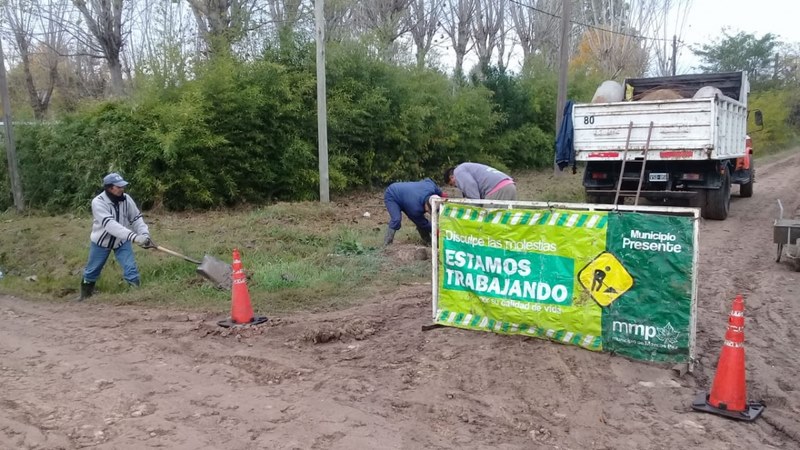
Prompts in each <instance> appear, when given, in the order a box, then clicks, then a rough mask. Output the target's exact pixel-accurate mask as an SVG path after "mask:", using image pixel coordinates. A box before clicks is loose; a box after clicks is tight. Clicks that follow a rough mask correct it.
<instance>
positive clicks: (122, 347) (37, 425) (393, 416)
mask: <svg viewBox="0 0 800 450" xmlns="http://www.w3.org/2000/svg"><path fill="white" fill-rule="evenodd" d="M798 179H800V154H797V153H795V154H792V155H790V156H788V157H786V158H784V159H782V160H780V161H777V162H773V163H771V164H768V165H764V166H763V167H760V168H759V172H758V180H757V184H756V194H755V196H754V197H753V198H749V199H740V198H734V199H733V204H732V207H731V211H732V212H731V216H730V218H729V219H728V220H726V221H724V222H715V221H704V222H703V223H702V224H701V227H700V228H701V235H700V243H701V253H700V255H701V256H700V259H701V263H700V277H699V316H698V321H697V328H698V333H697V343H698V356H699V359H698V363H697V365H696V368H695V372H694V373H693V374H685V375H683V376H680V375H679V374H678V373H677V372H676V371H673V370H671V369H670V368H669V367H662V366H656V365H651V364H645V363H641V362H634V361H630V360H626V359H624V358H621V357H617V356H610V355H607V354H598V353H593V352H589V351H586V350H583V349H580V348H576V347H567V346H563V345H559V344H555V343H551V342H547V341H542V340H536V339H530V338H523V337H517V336H514V337H507V336H501V335H494V334H490V333H479V332H470V331H464V330H458V329H451V328H439V329H435V330H431V331H426V332H422V331H421V327H422V326H423V325H426V324H428V323H429V322H430V284H419V285H405V286H398V287H397V289H395V290H393V291H391V292H386V293H384V294H382V295H380V296H378V297H376V298H373V299H370V300H369V301H367V302H366V303H364V304H363V305H361V306H357V307H354V308H351V309H348V310H344V311H339V312H333V313H326V314H317V315H310V314H297V315H292V316H284V317H272V320H271V322H270V323H269V325H268V326H264V327H261V328H257V329H249V330H243V331H241V332H238V333H227V332H223V331H222V330H223V329H221V328H219V327H217V326H216V320H218V319H220V317H217V316H212V315H203V314H197V313H183V312H178V311H174V312H168V313H167V312H164V311H159V310H147V309H139V308H135V307H110V306H105V305H100V304H96V303H95V304H92V303H87V304H75V303H40V302H29V301H26V300H23V299H20V298H12V297H3V296H0V447H1V448H15V449H16V448H31V449H33V448H37V449H38V448H46V449H56V448H66V449H72V448H82V447H96V448H104V449H141V448H171V449H218V448H228V449H261V448H269V449H294V448H300V449H313V448H318V449H328V448H336V449H361V448H363V449H366V448H369V449H394V448H404V449H406V448H407V449H414V448H425V449H434V448H490V447H491V448H500V449H503V448H506V449H517V448H534V449H535V448H544V449H548V448H553V449H556V448H558V449H627V448H641V449H651V448H652V449H662V448H663V449H667V448H670V449H673V448H704V449H730V448H747V449H754V448H759V449H764V448H800V381H798V373H800V326H799V325H800V295H799V294H800V273H797V272H794V271H793V269H792V267H791V266H789V265H788V264H785V263H781V264H778V263H776V262H775V253H776V246H775V245H774V244H773V243H772V221H773V219H774V218H775V216H776V215H777V208H776V202H775V201H776V199H778V198H780V199H782V200H783V202H784V205H787V206H789V207H791V208H793V209H797V207H799V206H800V187H798V186H800V182H799V181H798ZM738 293H742V294H744V296H745V301H746V312H745V317H746V329H745V334H746V348H747V386H748V390H749V397H751V398H752V399H762V400H763V401H764V402H766V404H767V409H766V411H765V413H764V415H763V417H762V418H760V419H758V420H757V421H756V422H754V423H749V424H748V423H741V422H734V421H731V420H728V419H724V418H720V417H717V416H713V415H708V414H701V413H695V412H692V411H691V409H690V407H689V405H690V403H691V401H692V398H693V397H694V395H695V393H696V392H697V391H700V390H705V389H708V387H710V383H711V379H712V378H713V376H714V371H715V369H716V361H717V357H718V355H719V351H720V349H721V346H722V341H723V336H724V332H725V325H726V320H727V314H728V312H729V310H730V306H731V301H732V300H733V298H734V296H735V295H736V294H738ZM264 312H265V313H268V311H264Z"/></svg>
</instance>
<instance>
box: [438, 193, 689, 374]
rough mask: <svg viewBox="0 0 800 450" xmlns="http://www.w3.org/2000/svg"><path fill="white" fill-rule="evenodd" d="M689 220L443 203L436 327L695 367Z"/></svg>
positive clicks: (440, 225)
mask: <svg viewBox="0 0 800 450" xmlns="http://www.w3.org/2000/svg"><path fill="white" fill-rule="evenodd" d="M692 220H693V218H692V217H685V216H668V215H660V214H643V213H633V212H605V211H584V210H566V209H564V210H560V209H541V210H539V209H502V210H498V209H493V210H490V209H484V208H481V207H477V206H472V205H466V204H457V203H452V202H448V203H445V204H444V205H443V206H442V208H441V210H440V215H439V217H438V236H439V238H438V239H439V241H438V246H439V251H438V255H437V260H438V262H437V264H438V280H437V286H438V290H437V300H436V302H437V303H436V306H437V312H436V317H435V321H436V323H439V324H442V325H448V326H455V327H460V328H467V329H474V330H484V331H494V332H498V333H505V334H522V335H526V336H534V337H540V338H545V339H550V340H554V341H558V342H561V343H564V344H569V345H577V346H581V347H584V348H587V349H590V350H595V351H610V352H614V353H617V354H621V355H624V356H627V357H630V358H634V359H642V360H648V361H664V362H688V361H689V360H690V357H691V355H690V346H691V342H692V338H691V333H692V331H693V326H692V325H693V323H694V319H693V317H692V314H693V312H692V301H693V298H692V296H693V279H692V276H693V270H692V269H693V267H694V264H695V260H694V257H695V255H694V253H695V252H694V248H693V242H694V240H693V238H694V234H693V233H694V226H693V222H692Z"/></svg>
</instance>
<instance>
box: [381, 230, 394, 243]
mask: <svg viewBox="0 0 800 450" xmlns="http://www.w3.org/2000/svg"><path fill="white" fill-rule="evenodd" d="M396 232H397V230H393V229H391V228H387V229H386V236H384V237H383V245H389V244H391V243H392V242H394V234H395V233H396Z"/></svg>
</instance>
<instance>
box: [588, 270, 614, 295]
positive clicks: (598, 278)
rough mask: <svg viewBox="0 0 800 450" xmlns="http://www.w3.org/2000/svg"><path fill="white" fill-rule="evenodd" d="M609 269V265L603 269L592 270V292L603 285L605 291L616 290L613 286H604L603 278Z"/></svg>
mask: <svg viewBox="0 0 800 450" xmlns="http://www.w3.org/2000/svg"><path fill="white" fill-rule="evenodd" d="M610 271H611V266H606V267H605V268H604V269H595V270H594V279H592V291H593V292H594V291H599V290H601V289H602V288H603V287H604V286H605V288H606V289H605V292H617V291H616V289H614V288H613V287H611V286H606V284H605V283H603V280H605V279H606V275H607V274H608V272H610Z"/></svg>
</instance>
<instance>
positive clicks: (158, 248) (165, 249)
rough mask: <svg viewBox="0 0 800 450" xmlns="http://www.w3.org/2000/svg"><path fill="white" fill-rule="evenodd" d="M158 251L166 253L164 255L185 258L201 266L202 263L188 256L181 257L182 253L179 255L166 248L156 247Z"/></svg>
mask: <svg viewBox="0 0 800 450" xmlns="http://www.w3.org/2000/svg"><path fill="white" fill-rule="evenodd" d="M156 249H157V250H160V251H162V252H164V253H169V254H170V255H172V256H177V257H178V258H183V259H185V260H186V261H189V262H190V263H195V264H200V261H198V260H196V259H192V258H189V257H188V256H186V255H181V254H180V253H178V252H176V251H172V250H170V249H168V248H164V247H162V246H160V245H156Z"/></svg>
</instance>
